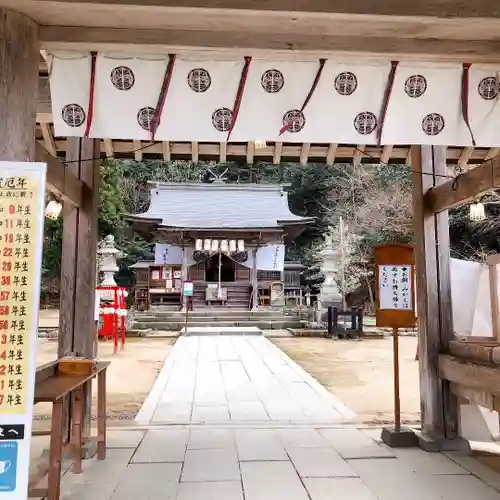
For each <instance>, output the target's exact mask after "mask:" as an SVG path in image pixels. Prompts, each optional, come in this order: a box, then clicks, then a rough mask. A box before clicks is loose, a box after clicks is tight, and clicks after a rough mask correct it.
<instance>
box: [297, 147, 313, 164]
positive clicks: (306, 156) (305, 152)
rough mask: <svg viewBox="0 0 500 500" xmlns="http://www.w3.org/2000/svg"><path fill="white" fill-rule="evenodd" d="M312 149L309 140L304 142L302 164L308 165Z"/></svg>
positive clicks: (301, 154) (301, 153) (301, 155)
mask: <svg viewBox="0 0 500 500" xmlns="http://www.w3.org/2000/svg"><path fill="white" fill-rule="evenodd" d="M310 149H311V143H309V142H304V143H303V144H302V150H301V152H300V160H299V161H300V164H301V165H302V166H304V167H305V166H306V165H307V161H308V160H309V151H310Z"/></svg>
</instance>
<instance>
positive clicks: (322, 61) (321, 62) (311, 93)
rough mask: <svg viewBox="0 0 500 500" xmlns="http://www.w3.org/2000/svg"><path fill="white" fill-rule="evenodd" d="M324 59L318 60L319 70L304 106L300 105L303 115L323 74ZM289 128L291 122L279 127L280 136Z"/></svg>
mask: <svg viewBox="0 0 500 500" xmlns="http://www.w3.org/2000/svg"><path fill="white" fill-rule="evenodd" d="M325 63H326V59H320V60H319V68H318V71H317V72H316V77H315V78H314V82H313V84H312V86H311V88H310V90H309V93H308V94H307V97H306V100H305V101H304V104H302V107H301V108H300V112H301V113H303V112H304V110H305V109H306V106H307V105H308V103H309V101H310V100H311V97H312V96H313V94H314V91H315V90H316V87H317V86H318V83H319V79H320V78H321V73H322V72H323V68H324V67H325ZM290 126H291V122H287V123H285V124H284V125H283V127H281V130H280V134H279V135H283V134H284V133H285V132H286V131H287V130H288V129H289V128H290Z"/></svg>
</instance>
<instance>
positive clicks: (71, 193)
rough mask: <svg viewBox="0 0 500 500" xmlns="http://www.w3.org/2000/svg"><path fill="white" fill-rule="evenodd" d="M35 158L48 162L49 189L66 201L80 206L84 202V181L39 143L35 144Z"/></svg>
mask: <svg viewBox="0 0 500 500" xmlns="http://www.w3.org/2000/svg"><path fill="white" fill-rule="evenodd" d="M35 158H36V161H39V162H41V163H46V164H47V189H48V190H49V191H50V192H52V193H54V194H55V195H56V196H58V197H59V198H61V200H63V201H64V202H65V203H66V202H67V203H70V204H71V205H73V206H75V207H79V206H80V205H81V203H82V192H83V188H84V185H83V183H82V182H81V181H80V180H78V178H77V177H76V176H75V175H74V174H73V173H72V172H71V170H70V169H68V168H66V167H65V166H64V165H63V164H62V163H61V162H60V161H59V160H58V159H57V158H56V157H55V156H52V155H51V154H49V153H48V151H45V149H43V147H42V146H41V145H40V144H39V143H36V146H35Z"/></svg>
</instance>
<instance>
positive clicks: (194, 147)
mask: <svg viewBox="0 0 500 500" xmlns="http://www.w3.org/2000/svg"><path fill="white" fill-rule="evenodd" d="M199 159H200V156H199V148H198V143H197V142H196V141H193V142H192V143H191V161H192V162H193V163H198V161H199Z"/></svg>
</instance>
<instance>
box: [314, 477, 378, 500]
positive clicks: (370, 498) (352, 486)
mask: <svg viewBox="0 0 500 500" xmlns="http://www.w3.org/2000/svg"><path fill="white" fill-rule="evenodd" d="M304 484H305V486H306V488H307V491H308V492H309V495H310V497H311V500H378V498H377V497H376V496H375V495H374V494H373V493H372V492H371V491H370V490H369V488H368V486H366V484H365V483H363V481H361V479H358V478H352V477H342V478H305V479H304Z"/></svg>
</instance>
